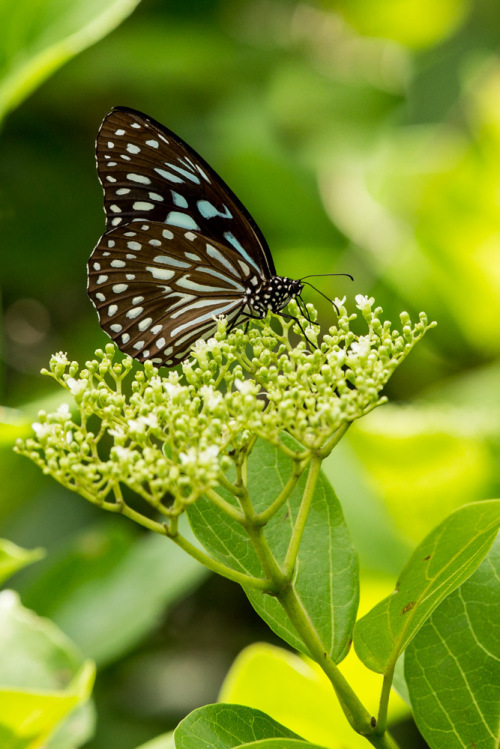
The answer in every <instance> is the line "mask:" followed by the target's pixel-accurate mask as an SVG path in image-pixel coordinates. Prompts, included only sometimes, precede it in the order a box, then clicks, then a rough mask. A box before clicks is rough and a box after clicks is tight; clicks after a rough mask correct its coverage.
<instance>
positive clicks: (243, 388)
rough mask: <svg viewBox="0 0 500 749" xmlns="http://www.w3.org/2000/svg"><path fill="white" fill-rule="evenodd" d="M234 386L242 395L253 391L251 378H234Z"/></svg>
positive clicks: (253, 383) (253, 384)
mask: <svg viewBox="0 0 500 749" xmlns="http://www.w3.org/2000/svg"><path fill="white" fill-rule="evenodd" d="M234 387H235V388H236V390H239V392H240V393H241V394H242V395H248V393H253V392H254V390H255V382H254V381H253V380H239V379H238V378H236V379H235V381H234Z"/></svg>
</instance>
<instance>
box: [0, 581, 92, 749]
mask: <svg viewBox="0 0 500 749" xmlns="http://www.w3.org/2000/svg"><path fill="white" fill-rule="evenodd" d="M0 643H1V644H0V739H1V745H2V746H5V747H11V746H12V747H15V749H18V747H19V749H31V748H33V749H35V747H38V746H40V744H41V742H43V741H46V740H47V739H48V738H49V736H50V735H51V734H52V733H53V732H54V731H55V730H56V729H57V728H58V726H59V725H60V723H61V721H63V720H64V718H66V716H67V715H68V714H69V713H70V712H71V711H72V710H74V709H75V708H76V707H77V706H78V705H81V704H83V703H85V702H86V701H87V700H88V698H89V695H90V692H91V689H92V685H93V682H94V666H93V663H92V662H91V661H83V659H82V656H81V655H80V653H79V652H78V651H77V649H76V648H75V647H74V645H73V644H72V643H71V641H70V640H68V638H67V637H66V636H65V635H64V634H63V633H62V632H61V631H60V630H59V629H58V628H57V627H56V626H54V625H53V624H52V622H50V621H49V620H47V619H42V618H40V617H38V616H36V615H35V614H33V612H31V611H29V610H28V609H25V608H24V607H23V606H22V605H21V604H20V602H19V599H18V597H17V596H16V594H15V593H13V592H12V591H4V592H3V593H1V594H0Z"/></svg>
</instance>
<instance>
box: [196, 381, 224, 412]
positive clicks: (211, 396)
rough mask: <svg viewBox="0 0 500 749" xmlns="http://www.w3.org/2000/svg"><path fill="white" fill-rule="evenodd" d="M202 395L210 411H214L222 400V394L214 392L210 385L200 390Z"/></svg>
mask: <svg viewBox="0 0 500 749" xmlns="http://www.w3.org/2000/svg"><path fill="white" fill-rule="evenodd" d="M200 395H201V396H202V398H203V400H204V401H205V405H206V407H207V408H208V410H209V411H213V410H214V409H215V408H217V406H218V405H219V403H220V402H221V400H222V393H219V391H218V390H214V389H213V387H209V386H208V385H203V387H201V388H200Z"/></svg>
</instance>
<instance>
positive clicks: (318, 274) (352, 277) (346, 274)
mask: <svg viewBox="0 0 500 749" xmlns="http://www.w3.org/2000/svg"><path fill="white" fill-rule="evenodd" d="M326 276H347V278H350V279H351V281H354V276H351V274H350V273H312V274H311V275H309V276H303V277H302V278H299V281H305V279H306V278H325V277H326Z"/></svg>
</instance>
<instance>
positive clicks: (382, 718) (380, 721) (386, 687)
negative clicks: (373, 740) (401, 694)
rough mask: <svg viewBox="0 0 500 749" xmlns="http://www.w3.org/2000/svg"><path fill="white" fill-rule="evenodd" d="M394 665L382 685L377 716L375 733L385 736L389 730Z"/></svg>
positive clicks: (385, 675)
mask: <svg viewBox="0 0 500 749" xmlns="http://www.w3.org/2000/svg"><path fill="white" fill-rule="evenodd" d="M395 665H396V664H394V665H392V666H391V667H390V668H389V670H388V671H387V672H386V673H385V674H384V681H383V683H382V691H381V693H380V704H379V708H378V715H377V727H376V729H375V733H377V734H383V733H384V731H385V729H386V728H387V709H388V707H389V697H390V696H391V688H392V680H393V678H394V668H395Z"/></svg>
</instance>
